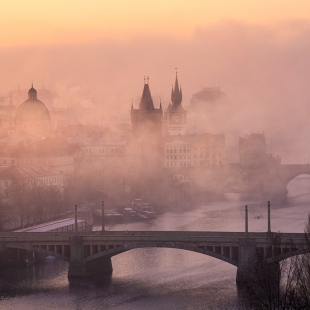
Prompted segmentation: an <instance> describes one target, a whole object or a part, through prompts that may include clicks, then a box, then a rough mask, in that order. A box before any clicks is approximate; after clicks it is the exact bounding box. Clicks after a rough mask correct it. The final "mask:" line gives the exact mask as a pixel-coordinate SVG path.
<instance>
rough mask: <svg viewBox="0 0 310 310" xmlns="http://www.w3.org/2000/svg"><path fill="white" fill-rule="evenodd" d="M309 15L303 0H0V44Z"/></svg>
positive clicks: (180, 33) (309, 5) (172, 31)
mask: <svg viewBox="0 0 310 310" xmlns="http://www.w3.org/2000/svg"><path fill="white" fill-rule="evenodd" d="M309 17H310V1H307V0H294V1H292V0H269V1H266V0H264V1H259V0H248V1H245V0H216V1H215V0H212V1H208V0H192V1H189V0H177V1H176V0H174V1H169V0H156V1H154V0H148V1H146V0H113V1H112V0H111V1H108V0H88V1H85V0H53V1H52V0H47V1H42V0H10V1H8V0H2V1H1V11H0V27H1V33H0V46H12V45H13V46H14V45H15V46H16V45H25V44H26V45H28V44H30V45H31V44H42V43H44V44H49V43H64V42H66V43H76V42H87V41H91V40H94V39H99V38H102V37H112V38H117V39H128V37H131V36H133V35H139V34H152V35H162V34H165V35H172V36H177V37H188V36H190V35H192V34H193V33H194V31H195V30H196V29H197V28H200V27H205V26H207V25H209V24H212V23H217V22H221V21H223V20H230V19H232V20H237V21H241V22H245V23H254V24H255V23H258V24H269V25H270V24H274V23H277V22H279V21H282V20H292V19H293V20H295V19H298V20H299V19H309Z"/></svg>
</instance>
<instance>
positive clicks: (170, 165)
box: [166, 162, 190, 168]
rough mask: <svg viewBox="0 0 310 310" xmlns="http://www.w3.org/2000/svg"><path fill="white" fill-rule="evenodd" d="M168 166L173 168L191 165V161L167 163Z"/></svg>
mask: <svg viewBox="0 0 310 310" xmlns="http://www.w3.org/2000/svg"><path fill="white" fill-rule="evenodd" d="M166 167H168V168H172V167H190V163H186V162H181V163H179V162H172V163H166Z"/></svg>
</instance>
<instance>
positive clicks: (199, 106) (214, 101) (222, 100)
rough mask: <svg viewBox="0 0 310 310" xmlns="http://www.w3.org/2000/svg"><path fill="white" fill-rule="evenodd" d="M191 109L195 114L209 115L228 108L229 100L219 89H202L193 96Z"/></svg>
mask: <svg viewBox="0 0 310 310" xmlns="http://www.w3.org/2000/svg"><path fill="white" fill-rule="evenodd" d="M190 102H191V109H192V111H195V112H197V113H204V114H205V113H209V112H216V111H218V110H219V109H220V110H221V109H222V108H224V107H226V108H227V107H228V106H229V99H228V97H227V96H226V94H225V93H224V92H222V91H221V90H220V88H219V87H204V88H203V89H202V90H201V91H199V92H197V93H196V94H194V95H193V97H192V99H191V101H190Z"/></svg>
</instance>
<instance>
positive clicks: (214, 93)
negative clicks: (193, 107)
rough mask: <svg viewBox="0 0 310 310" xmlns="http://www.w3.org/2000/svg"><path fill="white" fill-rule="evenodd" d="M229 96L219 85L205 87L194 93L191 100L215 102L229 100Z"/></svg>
mask: <svg viewBox="0 0 310 310" xmlns="http://www.w3.org/2000/svg"><path fill="white" fill-rule="evenodd" d="M227 99H228V98H227V96H226V94H225V93H223V92H222V91H221V90H220V88H219V87H204V88H203V90H201V91H199V92H197V93H196V94H194V95H193V98H192V100H191V101H206V102H212V101H213V102H214V101H217V100H227Z"/></svg>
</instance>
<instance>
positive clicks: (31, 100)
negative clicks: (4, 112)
mask: <svg viewBox="0 0 310 310" xmlns="http://www.w3.org/2000/svg"><path fill="white" fill-rule="evenodd" d="M16 119H20V120H25V119H42V120H43V119H48V120H50V119H51V117H50V113H49V111H48V109H47V107H46V106H45V104H44V103H43V102H42V101H40V100H38V99H37V91H36V90H35V89H34V88H33V86H32V87H31V88H30V89H29V91H28V99H27V100H26V101H24V102H23V103H22V104H21V105H20V106H19V108H18V110H17V113H16Z"/></svg>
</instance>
